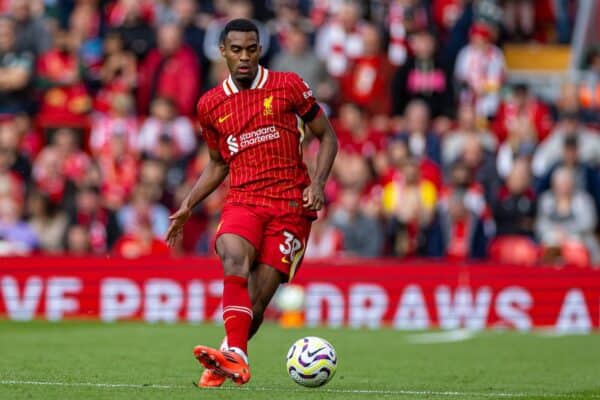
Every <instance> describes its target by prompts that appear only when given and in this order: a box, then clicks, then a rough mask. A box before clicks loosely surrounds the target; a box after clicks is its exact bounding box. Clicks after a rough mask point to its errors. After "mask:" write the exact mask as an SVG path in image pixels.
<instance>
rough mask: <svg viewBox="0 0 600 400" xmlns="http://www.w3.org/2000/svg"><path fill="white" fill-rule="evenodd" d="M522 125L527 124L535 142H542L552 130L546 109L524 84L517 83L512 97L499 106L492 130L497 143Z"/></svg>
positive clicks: (550, 119)
mask: <svg viewBox="0 0 600 400" xmlns="http://www.w3.org/2000/svg"><path fill="white" fill-rule="evenodd" d="M521 120H522V121H521ZM523 123H527V125H528V127H529V130H530V131H531V136H532V137H533V138H534V139H535V140H536V142H540V141H542V140H544V139H545V138H546V136H548V134H549V133H550V130H551V129H552V118H551V115H550V110H549V109H548V107H546V105H545V104H544V103H542V102H541V101H540V100H539V99H537V98H536V97H535V96H534V95H533V94H531V93H530V92H529V88H528V87H527V85H526V84H524V83H519V84H516V85H514V86H513V90H512V96H509V97H508V98H506V99H505V100H504V101H502V103H501V104H500V107H499V108H498V113H497V114H496V117H495V120H494V124H493V130H494V133H496V136H497V137H498V141H499V142H503V141H504V140H506V139H507V138H508V136H509V134H510V131H511V130H513V129H515V126H517V125H522V124H523Z"/></svg>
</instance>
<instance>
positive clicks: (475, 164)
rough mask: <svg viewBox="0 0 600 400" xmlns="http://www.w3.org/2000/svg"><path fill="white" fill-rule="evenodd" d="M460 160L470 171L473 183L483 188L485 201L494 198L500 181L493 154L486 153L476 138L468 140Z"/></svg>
mask: <svg viewBox="0 0 600 400" xmlns="http://www.w3.org/2000/svg"><path fill="white" fill-rule="evenodd" d="M460 160H461V161H462V162H463V163H464V164H465V165H466V166H467V168H469V169H470V171H471V174H472V176H473V179H474V181H475V182H477V183H479V184H480V185H481V186H482V187H483V188H484V193H485V198H486V201H487V202H488V203H489V202H491V201H492V200H493V199H494V198H496V195H497V193H498V187H499V185H500V180H499V177H498V173H497V171H496V163H495V161H494V156H493V154H491V153H488V152H486V151H485V150H484V149H483V146H482V145H481V142H480V141H479V140H478V139H477V138H469V139H468V140H467V141H466V142H465V147H464V149H463V153H462V155H461V157H460Z"/></svg>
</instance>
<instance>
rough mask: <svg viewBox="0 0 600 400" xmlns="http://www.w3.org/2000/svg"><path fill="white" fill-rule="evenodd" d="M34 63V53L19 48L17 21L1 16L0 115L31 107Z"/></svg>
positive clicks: (26, 109)
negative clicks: (30, 89)
mask: <svg viewBox="0 0 600 400" xmlns="http://www.w3.org/2000/svg"><path fill="white" fill-rule="evenodd" d="M33 63H34V56H33V53H32V52H30V51H26V50H20V49H19V48H18V47H17V44H16V37H15V21H14V20H13V19H11V18H10V17H6V16H0V115H1V114H15V113H18V112H25V111H28V110H29V108H30V107H31V103H32V101H31V97H30V96H31V93H30V91H29V85H30V83H31V77H32V75H33Z"/></svg>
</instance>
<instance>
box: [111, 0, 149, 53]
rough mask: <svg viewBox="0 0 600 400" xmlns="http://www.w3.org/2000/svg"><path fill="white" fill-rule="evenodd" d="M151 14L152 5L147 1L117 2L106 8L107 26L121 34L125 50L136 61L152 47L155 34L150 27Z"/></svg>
mask: <svg viewBox="0 0 600 400" xmlns="http://www.w3.org/2000/svg"><path fill="white" fill-rule="evenodd" d="M152 13H153V11H152V4H151V3H149V2H148V1H132V0H117V1H116V2H114V3H113V4H112V5H111V6H110V7H109V8H108V13H107V22H108V25H109V26H110V27H111V28H114V29H116V30H117V31H118V32H119V33H120V34H121V37H122V38H123V41H124V42H125V48H126V49H127V50H130V51H132V52H133V54H135V56H136V57H137V59H138V60H141V59H142V58H144V57H145V56H146V55H147V54H148V52H149V51H150V49H152V47H154V43H155V34H154V30H153V29H152V27H151V26H150V23H151V21H152V18H153V15H152Z"/></svg>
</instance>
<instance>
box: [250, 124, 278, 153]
mask: <svg viewBox="0 0 600 400" xmlns="http://www.w3.org/2000/svg"><path fill="white" fill-rule="evenodd" d="M279 137H280V135H279V131H277V128H275V126H273V125H271V126H268V127H265V128H260V129H257V130H255V131H252V132H246V133H242V134H241V135H240V146H241V147H242V148H243V147H247V146H252V145H254V144H258V143H263V142H268V141H271V140H275V139H279Z"/></svg>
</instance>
